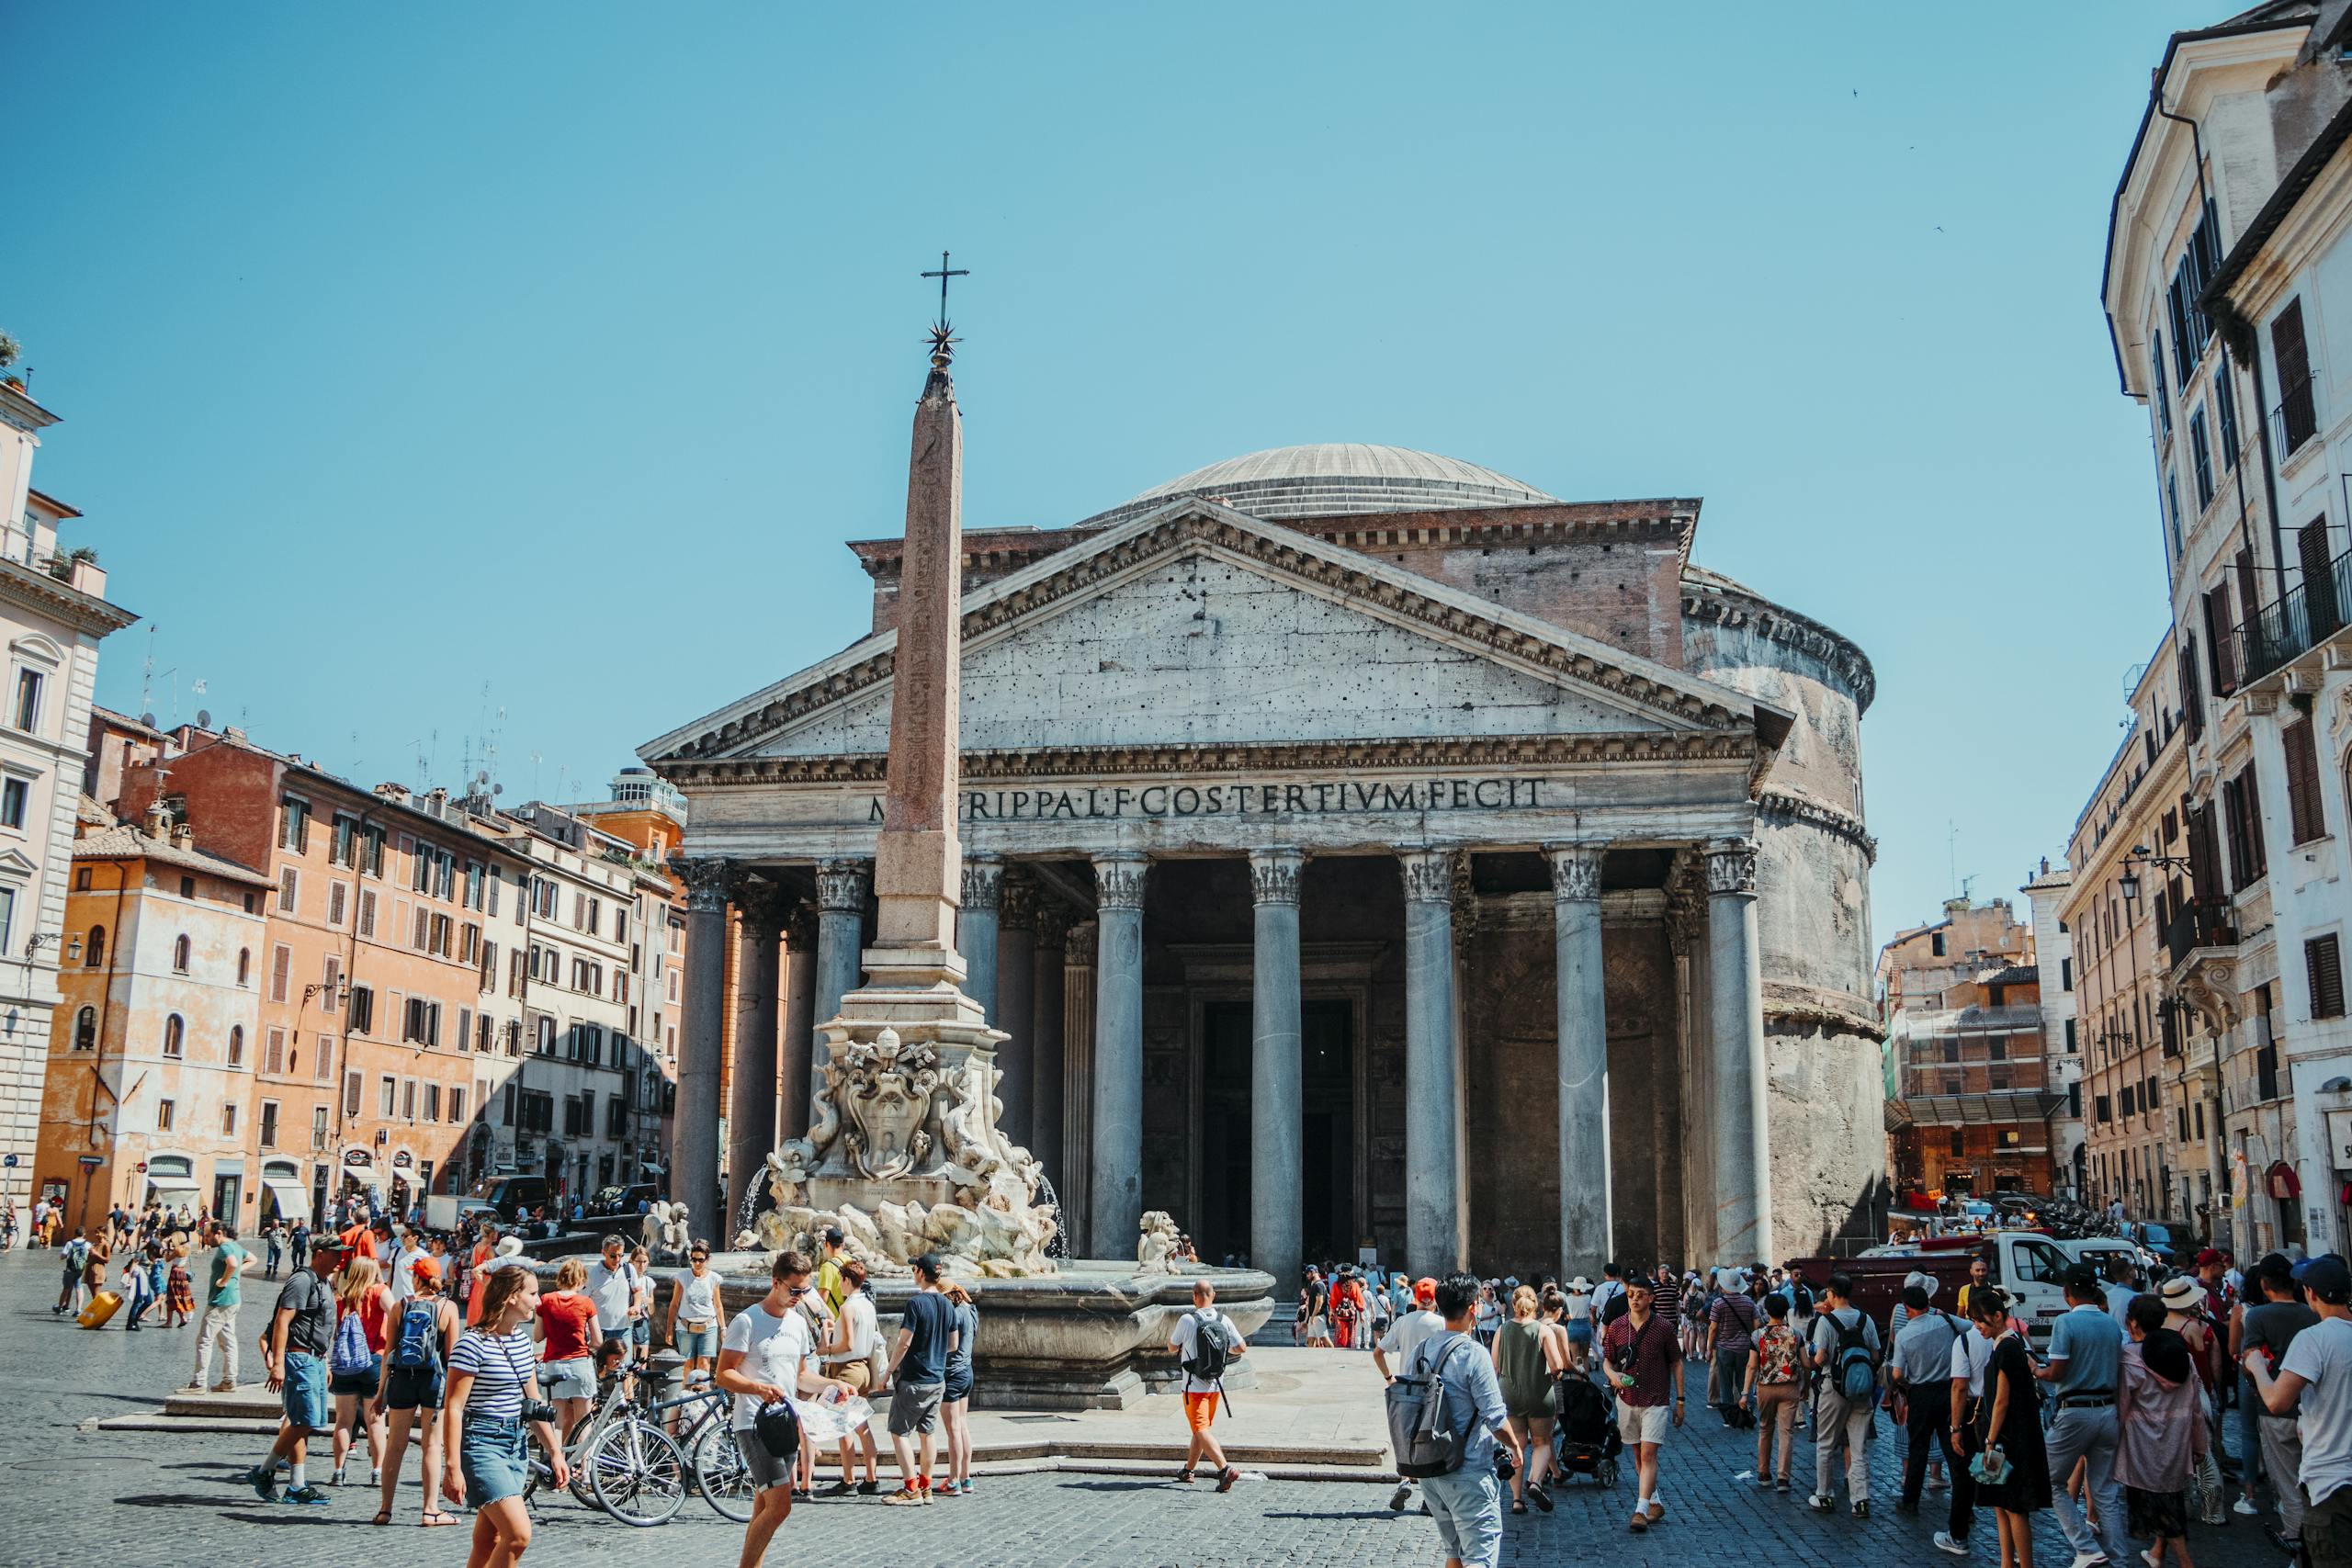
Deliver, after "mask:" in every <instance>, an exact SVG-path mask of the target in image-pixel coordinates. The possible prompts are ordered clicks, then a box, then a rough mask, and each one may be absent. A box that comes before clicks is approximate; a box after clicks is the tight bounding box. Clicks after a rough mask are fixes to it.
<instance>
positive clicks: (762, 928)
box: [735, 878, 794, 942]
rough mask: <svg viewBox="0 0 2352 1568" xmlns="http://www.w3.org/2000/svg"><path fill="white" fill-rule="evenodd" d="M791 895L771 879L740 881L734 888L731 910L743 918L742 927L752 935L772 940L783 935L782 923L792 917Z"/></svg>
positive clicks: (746, 879) (768, 940)
mask: <svg viewBox="0 0 2352 1568" xmlns="http://www.w3.org/2000/svg"><path fill="white" fill-rule="evenodd" d="M793 902H794V900H793V897H792V896H791V895H790V894H788V893H786V891H785V890H784V889H783V888H781V887H778V886H775V884H774V883H772V882H753V881H752V880H750V879H749V878H745V879H743V880H742V881H741V882H740V883H739V884H738V885H737V886H736V889H735V909H736V912H737V913H738V914H740V915H741V916H742V918H743V929H744V930H745V931H749V932H751V933H752V935H753V936H754V937H757V938H759V939H760V940H762V941H765V942H774V941H775V940H776V939H777V938H778V937H780V936H782V935H783V934H784V926H785V922H786V920H788V919H791V918H792V907H793Z"/></svg>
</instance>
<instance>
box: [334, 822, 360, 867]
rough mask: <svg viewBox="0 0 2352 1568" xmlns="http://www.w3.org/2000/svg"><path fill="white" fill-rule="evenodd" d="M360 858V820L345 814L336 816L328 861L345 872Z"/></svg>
mask: <svg viewBox="0 0 2352 1568" xmlns="http://www.w3.org/2000/svg"><path fill="white" fill-rule="evenodd" d="M358 858H359V818H356V817H351V816H346V815H345V814H344V813H343V812H340V811H338V812H336V813H335V814H334V838H332V839H331V840H328V844H327V861H328V863H330V864H332V865H339V866H341V867H343V868H344V869H345V871H348V870H350V869H351V867H352V864H353V863H355V862H356V861H357V860H358Z"/></svg>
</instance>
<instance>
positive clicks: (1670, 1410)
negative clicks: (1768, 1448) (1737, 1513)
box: [1600, 1273, 1682, 1535]
mask: <svg viewBox="0 0 2352 1568" xmlns="http://www.w3.org/2000/svg"><path fill="white" fill-rule="evenodd" d="M1655 1284H1656V1281H1655V1280H1651V1279H1649V1278H1648V1277H1647V1276H1646V1275H1644V1274H1639V1273H1636V1274H1634V1276H1633V1277H1632V1278H1631V1279H1628V1280H1626V1281H1625V1315H1624V1316H1623V1317H1621V1318H1619V1319H1617V1321H1616V1322H1614V1323H1611V1325H1609V1326H1608V1327H1607V1328H1606V1329H1604V1330H1603V1331H1602V1333H1601V1337H1600V1358H1601V1364H1602V1365H1603V1366H1605V1367H1607V1368H1608V1369H1609V1386H1610V1388H1611V1390H1612V1391H1613V1392H1614V1393H1616V1395H1617V1432H1618V1435H1619V1436H1620V1437H1622V1438H1624V1440H1625V1446H1626V1447H1627V1448H1628V1449H1631V1450H1633V1452H1634V1474H1635V1476H1636V1477H1637V1478H1638V1479H1639V1481H1640V1483H1641V1484H1640V1489H1639V1491H1638V1492H1637V1493H1636V1494H1635V1495H1634V1517H1633V1518H1632V1519H1630V1520H1628V1521H1627V1522H1626V1526H1625V1528H1626V1529H1630V1530H1632V1531H1633V1532H1634V1534H1636V1535H1639V1534H1641V1533H1642V1532H1643V1531H1645V1530H1646V1529H1649V1528H1650V1526H1652V1525H1654V1524H1656V1523H1657V1522H1658V1521H1659V1520H1660V1519H1662V1518H1664V1517H1666V1505H1665V1504H1664V1503H1661V1502H1660V1501H1658V1495H1657V1494H1658V1484H1657V1458H1658V1450H1659V1448H1660V1447H1661V1446H1663V1445H1664V1443H1665V1442H1666V1434H1667V1429H1668V1427H1669V1426H1673V1427H1679V1426H1681V1425H1682V1351H1681V1347H1680V1344H1679V1341H1678V1340H1677V1338H1676V1336H1675V1330H1674V1325H1672V1324H1670V1323H1668V1322H1667V1321H1666V1319H1665V1318H1664V1317H1663V1316H1662V1315H1660V1314H1658V1313H1657V1312H1656V1311H1654V1310H1653V1309H1654V1308H1655V1307H1656V1306H1657V1291H1656V1290H1655V1289H1653V1286H1654V1285H1655ZM1669 1393H1671V1396H1672V1397H1671V1401H1670V1402H1669V1399H1668V1395H1669Z"/></svg>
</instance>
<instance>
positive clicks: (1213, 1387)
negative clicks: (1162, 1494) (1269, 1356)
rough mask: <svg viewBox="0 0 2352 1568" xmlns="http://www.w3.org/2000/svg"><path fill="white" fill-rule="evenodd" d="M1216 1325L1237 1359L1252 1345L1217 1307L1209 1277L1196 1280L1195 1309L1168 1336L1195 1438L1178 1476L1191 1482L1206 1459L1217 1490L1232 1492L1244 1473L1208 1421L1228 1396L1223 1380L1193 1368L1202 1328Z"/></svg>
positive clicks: (1188, 1419)
mask: <svg viewBox="0 0 2352 1568" xmlns="http://www.w3.org/2000/svg"><path fill="white" fill-rule="evenodd" d="M1211 1324H1213V1325H1216V1329H1217V1331H1218V1332H1219V1333H1220V1334H1221V1335H1222V1336H1223V1338H1224V1342H1225V1346H1226V1354H1227V1357H1228V1358H1235V1357H1238V1356H1240V1355H1242V1354H1243V1353H1244V1352H1246V1351H1247V1350H1248V1349H1249V1348H1250V1347H1249V1346H1248V1345H1246V1344H1245V1343H1243V1342H1242V1338H1241V1330H1240V1328H1239V1326H1238V1325H1236V1324H1235V1323H1234V1321H1233V1319H1231V1318H1229V1317H1227V1315H1226V1314H1223V1313H1221V1312H1219V1311H1218V1310H1217V1308H1216V1286H1215V1285H1212V1284H1210V1283H1209V1282H1208V1281H1207V1280H1193V1310H1192V1311H1190V1312H1188V1313H1186V1314H1184V1315H1183V1316H1182V1317H1180V1318H1178V1319H1177V1320H1176V1332H1175V1333H1173V1334H1171V1335H1170V1336H1169V1337H1168V1345H1169V1348H1170V1349H1172V1350H1174V1351H1175V1352H1176V1363H1177V1365H1179V1366H1181V1367H1182V1368H1183V1369H1184V1420H1185V1422H1186V1424H1187V1425H1188V1426H1190V1427H1192V1433H1193V1435H1192V1439H1191V1441H1190V1442H1189V1443H1187V1444H1186V1446H1185V1449H1184V1469H1183V1472H1182V1473H1181V1474H1179V1475H1178V1476H1177V1478H1176V1479H1177V1480H1179V1481H1186V1482H1189V1481H1191V1480H1192V1479H1193V1470H1194V1469H1196V1468H1197V1467H1198V1466H1199V1464H1200V1461H1202V1460H1204V1459H1205V1460H1207V1461H1210V1462H1211V1463H1213V1464H1215V1465H1216V1489H1217V1490H1218V1491H1219V1492H1230V1491H1232V1490H1233V1483H1235V1482H1237V1481H1238V1480H1240V1479H1241V1472H1239V1471H1238V1470H1236V1469H1234V1468H1233V1467H1232V1466H1231V1465H1229V1464H1227V1463H1226V1462H1225V1450H1223V1449H1222V1448H1219V1447H1218V1446H1217V1440H1216V1438H1214V1437H1213V1436H1211V1435H1210V1433H1209V1423H1211V1422H1212V1421H1215V1420H1216V1407H1217V1402H1218V1401H1219V1400H1221V1399H1223V1398H1224V1397H1225V1386H1224V1382H1223V1380H1222V1379H1219V1378H1214V1377H1202V1376H1200V1375H1198V1374H1197V1373H1196V1372H1195V1371H1193V1368H1194V1366H1195V1364H1196V1363H1197V1362H1198V1361H1199V1359H1200V1355H1201V1330H1202V1328H1203V1326H1204V1325H1211Z"/></svg>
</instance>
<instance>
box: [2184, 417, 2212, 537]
mask: <svg viewBox="0 0 2352 1568" xmlns="http://www.w3.org/2000/svg"><path fill="white" fill-rule="evenodd" d="M2188 462H2189V467H2190V468H2191V470H2192V471H2193V472H2194V473H2195V474H2196V477H2197V510H2198V511H2199V513H2202V512H2203V511H2204V510H2205V509H2206V508H2207V507H2209V506H2211V505H2212V504H2213V459H2212V458H2211V457H2210V456H2209V455H2208V454H2207V451H2206V446H2205V411H2204V410H2203V409H2201V408H2200V409H2199V410H2197V411H2196V412H2193V413H2191V414H2190V415H2189V416H2188Z"/></svg>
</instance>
